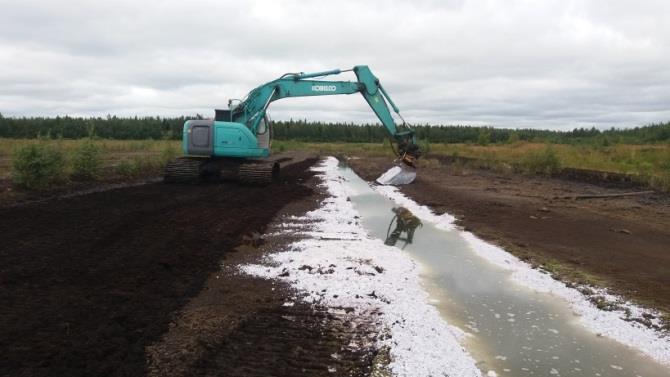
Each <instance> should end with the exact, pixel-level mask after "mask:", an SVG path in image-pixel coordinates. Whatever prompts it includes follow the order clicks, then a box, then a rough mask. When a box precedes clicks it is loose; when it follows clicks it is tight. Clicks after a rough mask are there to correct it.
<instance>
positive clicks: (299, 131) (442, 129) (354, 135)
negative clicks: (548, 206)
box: [0, 114, 670, 145]
mask: <svg viewBox="0 0 670 377" xmlns="http://www.w3.org/2000/svg"><path fill="white" fill-rule="evenodd" d="M188 119H192V118H187V117H183V116H182V117H176V118H163V117H158V116H156V117H132V118H121V117H116V116H107V117H104V118H102V117H97V118H95V117H91V118H81V117H69V116H65V117H49V118H46V117H29V118H27V117H21V118H19V117H3V116H2V114H0V137H2V138H22V139H26V138H27V139H31V138H36V137H46V138H65V139H79V138H83V137H88V136H92V135H95V136H96V137H99V138H103V139H118V140H141V139H180V138H181V129H182V126H183V124H184V122H185V121H186V120H188ZM413 128H414V129H415V130H416V135H417V138H418V139H419V140H424V141H429V142H431V143H476V144H481V145H486V144H498V143H504V142H513V141H531V142H547V143H556V144H581V143H584V144H590V143H598V144H601V145H607V144H618V143H625V144H648V143H663V142H670V122H666V123H658V124H651V125H647V126H642V127H634V128H625V129H619V128H610V129H607V130H599V129H596V128H595V127H593V128H575V129H573V130H572V131H552V130H542V129H512V128H493V127H475V126H463V125H446V126H445V125H417V126H413ZM273 133H274V137H275V138H276V139H277V140H296V141H305V142H381V141H382V140H383V139H384V138H385V137H386V131H385V129H384V128H383V127H381V125H380V124H362V125H358V124H353V123H323V122H312V121H305V120H297V121H296V120H290V121H275V122H274V123H273Z"/></svg>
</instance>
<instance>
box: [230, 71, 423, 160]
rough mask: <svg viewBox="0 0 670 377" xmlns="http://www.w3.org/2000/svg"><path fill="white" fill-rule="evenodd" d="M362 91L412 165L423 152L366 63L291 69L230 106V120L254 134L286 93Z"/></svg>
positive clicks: (310, 93) (312, 93)
mask: <svg viewBox="0 0 670 377" xmlns="http://www.w3.org/2000/svg"><path fill="white" fill-rule="evenodd" d="M348 71H353V72H354V73H355V74H356V78H357V81H356V82H351V81H323V80H313V79H314V78H322V77H325V76H331V75H337V74H340V73H343V72H348ZM354 93H361V95H362V96H363V98H365V101H366V102H367V103H368V105H370V107H371V108H372V111H373V112H374V113H375V115H377V118H379V120H380V122H381V123H382V125H383V126H384V128H385V129H386V131H387V132H388V134H389V136H390V137H391V139H392V141H393V142H394V143H395V144H396V146H397V147H396V148H395V149H394V152H395V153H396V155H397V156H398V157H399V158H400V159H401V160H402V161H403V162H404V163H405V164H407V165H410V166H413V165H414V161H415V159H416V158H418V157H419V156H420V154H421V153H420V150H419V147H418V146H417V145H416V142H415V138H414V131H413V130H412V129H410V128H409V127H408V126H407V125H406V124H405V122H404V120H403V123H402V124H401V125H400V126H398V125H396V123H395V121H394V119H393V116H392V114H391V112H390V110H389V104H390V106H391V108H392V109H393V111H394V112H395V113H396V114H398V116H399V117H400V119H402V116H400V111H399V110H398V107H397V106H396V105H395V103H393V101H392V100H391V98H390V97H389V95H388V94H387V93H386V91H385V90H384V87H383V86H382V85H381V83H380V82H379V79H378V78H377V77H375V76H374V75H373V74H372V72H371V71H370V69H369V68H368V67H367V66H364V65H359V66H355V67H354V68H353V69H351V70H344V71H343V70H339V69H335V70H332V71H325V72H316V73H307V74H306V73H289V74H285V75H283V76H282V77H280V78H278V79H276V80H274V81H270V82H268V83H266V84H263V85H261V86H259V87H257V88H255V89H253V90H252V91H251V92H249V94H248V95H247V97H246V99H244V100H243V101H241V102H240V103H239V104H238V105H237V106H233V104H232V102H231V103H230V104H229V105H230V106H231V113H230V116H231V119H230V120H231V121H233V122H237V123H242V124H245V125H246V126H247V127H248V128H249V129H250V130H251V132H253V133H254V134H255V133H256V130H257V129H258V127H259V124H260V122H261V120H262V119H263V118H264V116H265V112H266V111H267V108H268V106H269V105H270V103H272V102H273V101H276V100H279V99H282V98H287V97H309V96H327V95H340V94H354Z"/></svg>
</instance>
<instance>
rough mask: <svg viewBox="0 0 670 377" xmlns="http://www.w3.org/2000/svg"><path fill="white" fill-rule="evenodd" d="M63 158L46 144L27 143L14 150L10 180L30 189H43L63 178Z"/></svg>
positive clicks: (57, 151) (56, 150)
mask: <svg viewBox="0 0 670 377" xmlns="http://www.w3.org/2000/svg"><path fill="white" fill-rule="evenodd" d="M64 170H65V159H64V158H63V153H61V151H60V150H58V149H56V148H54V147H50V146H48V145H46V144H41V143H40V144H28V145H26V146H23V147H20V148H19V149H17V150H16V151H15V152H14V158H13V161H12V182H13V183H14V184H15V185H16V186H18V187H23V188H27V189H30V190H44V189H48V188H50V187H51V186H52V185H54V184H56V183H58V182H60V181H62V180H63V172H64Z"/></svg>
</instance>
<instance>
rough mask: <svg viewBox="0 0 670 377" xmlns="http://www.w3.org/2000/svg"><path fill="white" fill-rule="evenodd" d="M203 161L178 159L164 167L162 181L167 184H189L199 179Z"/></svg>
mask: <svg viewBox="0 0 670 377" xmlns="http://www.w3.org/2000/svg"><path fill="white" fill-rule="evenodd" d="M203 164H204V161H203V160H200V159H194V158H178V159H176V160H174V161H171V162H169V163H168V164H167V165H166V166H165V172H164V175H163V180H164V181H165V182H169V183H190V182H197V181H198V180H199V179H200V173H201V168H202V165H203Z"/></svg>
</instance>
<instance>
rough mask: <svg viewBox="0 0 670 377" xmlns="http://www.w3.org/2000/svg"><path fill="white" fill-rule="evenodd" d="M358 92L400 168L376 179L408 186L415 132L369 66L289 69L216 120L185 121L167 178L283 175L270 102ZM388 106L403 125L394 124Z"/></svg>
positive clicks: (253, 179)
mask: <svg viewBox="0 0 670 377" xmlns="http://www.w3.org/2000/svg"><path fill="white" fill-rule="evenodd" d="M350 71H353V72H354V74H355V75H356V79H357V80H356V81H326V80H321V79H319V78H323V77H325V76H330V75H338V74H341V73H344V72H350ZM354 93H360V94H361V95H362V96H363V98H364V99H365V101H366V102H367V103H368V105H370V108H371V109H372V111H373V112H374V113H375V115H376V116H377V118H379V120H380V122H381V123H382V126H383V127H384V128H385V129H386V131H387V133H388V135H389V138H390V139H391V142H392V146H394V148H393V151H394V153H395V154H396V156H397V159H396V161H395V163H396V166H395V167H394V168H392V169H390V170H389V171H387V172H386V173H385V174H384V175H382V176H381V177H379V179H377V182H378V183H380V184H394V185H395V184H407V183H411V182H412V181H413V180H414V178H415V177H416V168H415V167H414V161H415V160H416V159H417V158H419V157H420V155H421V152H420V150H419V147H418V145H417V144H416V143H415V138H414V131H413V130H412V129H411V128H410V127H409V126H408V125H407V124H405V121H404V119H403V118H402V116H400V111H399V110H398V107H397V106H396V105H395V103H393V101H392V100H391V98H390V97H389V95H388V94H387V93H386V90H384V87H383V86H382V85H381V83H380V82H379V79H378V78H377V77H375V76H374V75H373V74H372V72H371V71H370V69H369V68H368V67H367V66H365V65H359V66H355V67H354V68H352V69H350V70H339V69H335V70H331V71H325V72H316V73H287V74H284V75H282V76H281V77H280V78H278V79H276V80H273V81H270V82H268V83H265V84H263V85H260V86H258V87H256V88H254V89H253V90H252V91H251V92H249V94H247V96H246V97H245V98H244V99H242V100H230V101H229V102H228V107H229V109H228V110H216V116H215V118H214V119H207V120H188V121H186V123H184V128H183V136H182V149H183V151H184V157H181V158H178V159H177V160H175V161H173V162H171V163H169V164H168V165H167V167H166V169H165V181H167V182H188V181H193V180H200V179H207V178H212V177H213V178H230V179H237V180H240V181H243V182H248V183H254V184H267V183H270V182H272V181H273V180H274V179H276V178H277V177H278V175H279V163H278V162H275V161H273V160H272V158H271V157H270V154H271V135H272V124H271V122H270V121H269V119H268V116H267V109H268V106H269V105H270V103H272V102H274V101H276V100H279V99H282V98H287V97H307V96H325V95H340V94H354ZM389 105H390V106H391V108H392V109H393V111H394V112H395V113H396V115H397V117H399V118H400V119H401V120H402V123H400V124H398V125H397V124H396V122H395V121H394V119H393V116H392V114H391V112H390V110H389Z"/></svg>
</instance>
